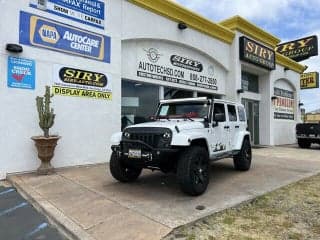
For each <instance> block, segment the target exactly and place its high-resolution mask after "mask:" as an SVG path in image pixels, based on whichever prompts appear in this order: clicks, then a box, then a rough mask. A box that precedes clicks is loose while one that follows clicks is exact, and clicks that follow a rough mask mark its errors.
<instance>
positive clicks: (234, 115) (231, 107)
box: [228, 104, 237, 122]
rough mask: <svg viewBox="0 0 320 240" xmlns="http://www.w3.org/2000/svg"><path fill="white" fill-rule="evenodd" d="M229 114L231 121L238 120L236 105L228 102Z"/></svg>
mask: <svg viewBox="0 0 320 240" xmlns="http://www.w3.org/2000/svg"><path fill="white" fill-rule="evenodd" d="M228 116H229V121H230V122H236V121H237V112H236V107H235V106H234V105H229V104H228Z"/></svg>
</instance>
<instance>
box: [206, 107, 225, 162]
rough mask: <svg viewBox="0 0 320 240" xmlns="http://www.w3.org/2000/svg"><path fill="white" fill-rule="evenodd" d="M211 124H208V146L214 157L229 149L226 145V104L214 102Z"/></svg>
mask: <svg viewBox="0 0 320 240" xmlns="http://www.w3.org/2000/svg"><path fill="white" fill-rule="evenodd" d="M212 118H213V121H212V124H211V126H210V133H211V134H209V146H210V153H211V154H210V155H211V156H212V157H215V156H217V155H220V154H223V153H225V152H227V151H229V146H228V136H229V134H228V122H227V118H226V106H225V104H224V103H214V106H213V114H212Z"/></svg>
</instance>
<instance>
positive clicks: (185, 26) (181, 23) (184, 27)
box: [178, 22, 188, 30]
mask: <svg viewBox="0 0 320 240" xmlns="http://www.w3.org/2000/svg"><path fill="white" fill-rule="evenodd" d="M178 28H179V29H180V30H184V29H186V28H188V26H187V24H185V23H184V22H179V23H178Z"/></svg>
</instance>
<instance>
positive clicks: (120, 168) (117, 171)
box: [110, 152, 142, 182]
mask: <svg viewBox="0 0 320 240" xmlns="http://www.w3.org/2000/svg"><path fill="white" fill-rule="evenodd" d="M141 171H142V169H141V168H131V167H130V168H129V167H126V166H124V164H123V163H122V161H121V159H120V158H118V157H117V154H116V153H114V152H113V153H112V154H111V158H110V172H111V174H112V176H113V177H114V178H115V179H117V180H118V181H120V182H133V181H135V180H136V179H137V178H138V177H139V176H140V174H141Z"/></svg>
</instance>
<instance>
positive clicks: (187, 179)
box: [177, 146, 209, 196]
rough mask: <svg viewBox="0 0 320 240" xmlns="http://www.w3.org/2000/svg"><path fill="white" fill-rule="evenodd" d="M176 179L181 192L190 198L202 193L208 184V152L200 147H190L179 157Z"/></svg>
mask: <svg viewBox="0 0 320 240" xmlns="http://www.w3.org/2000/svg"><path fill="white" fill-rule="evenodd" d="M177 178H178V182H179V184H180V187H181V189H182V191H183V192H184V193H186V194H188V195H191V196H198V195H201V194H202V193H204V192H205V191H206V189H207V186H208V184H209V162H208V152H207V150H206V149H205V148H203V147H200V146H191V147H189V148H187V149H185V150H184V151H183V152H182V153H181V154H180V156H179V159H178V168H177Z"/></svg>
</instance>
